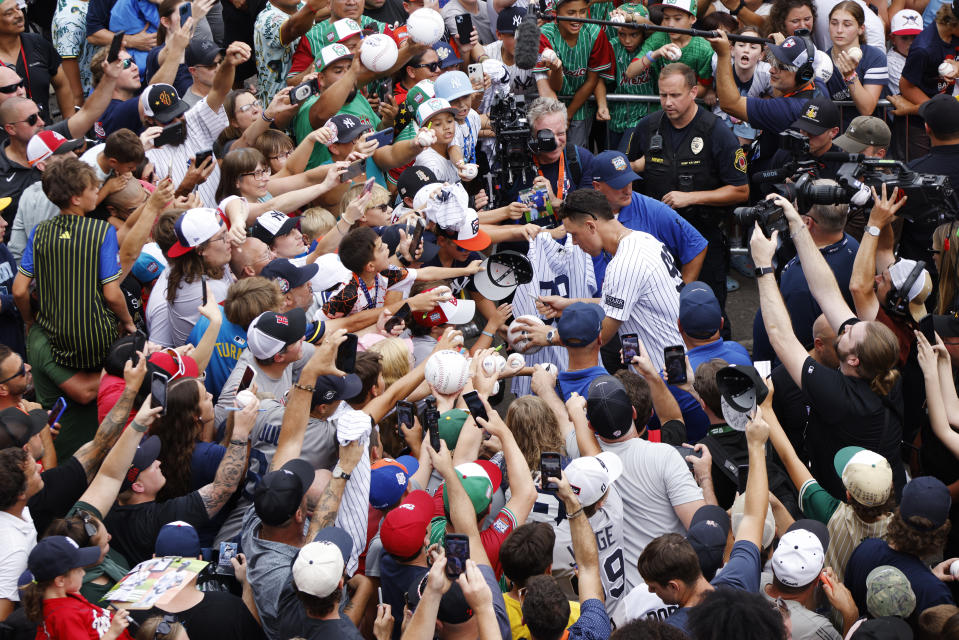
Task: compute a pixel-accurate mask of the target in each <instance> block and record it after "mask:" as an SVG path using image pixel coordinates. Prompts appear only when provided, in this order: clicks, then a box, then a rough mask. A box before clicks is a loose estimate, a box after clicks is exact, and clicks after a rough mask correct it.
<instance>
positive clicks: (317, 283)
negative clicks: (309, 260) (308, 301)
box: [310, 253, 353, 293]
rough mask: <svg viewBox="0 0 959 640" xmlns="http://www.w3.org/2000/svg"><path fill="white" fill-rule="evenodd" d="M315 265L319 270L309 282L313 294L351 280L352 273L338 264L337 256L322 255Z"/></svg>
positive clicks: (333, 254) (332, 254) (338, 257)
mask: <svg viewBox="0 0 959 640" xmlns="http://www.w3.org/2000/svg"><path fill="white" fill-rule="evenodd" d="M316 265H317V266H318V267H319V269H318V270H317V272H316V275H315V276H313V279H312V280H310V284H311V285H313V291H314V292H315V293H323V292H324V291H328V290H330V289H332V288H333V287H335V286H337V285H341V284H343V283H345V282H349V281H350V280H351V279H352V278H353V272H352V271H350V270H349V269H347V268H346V267H344V266H343V263H342V262H340V256H339V254H336V253H324V254H323V255H321V256H320V257H319V258H317V259H316Z"/></svg>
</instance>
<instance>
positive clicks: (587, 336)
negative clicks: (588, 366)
mask: <svg viewBox="0 0 959 640" xmlns="http://www.w3.org/2000/svg"><path fill="white" fill-rule="evenodd" d="M605 317H606V312H605V311H603V308H602V307H601V306H599V305H598V304H594V303H592V302H574V303H573V304H571V305H569V306H568V307H566V310H565V311H563V315H561V316H560V317H559V320H558V321H557V323H556V330H557V331H559V339H560V341H561V342H562V343H563V345H564V346H567V347H574V348H575V347H585V346H587V345H590V344H592V343H593V342H595V341H596V339H597V338H599V333H600V331H601V330H602V328H603V318H605Z"/></svg>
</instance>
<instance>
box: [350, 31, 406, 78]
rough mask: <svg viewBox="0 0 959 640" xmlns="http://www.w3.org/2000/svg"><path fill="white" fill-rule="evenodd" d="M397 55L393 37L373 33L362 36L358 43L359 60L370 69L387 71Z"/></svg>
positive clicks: (394, 62) (397, 51) (381, 71)
mask: <svg viewBox="0 0 959 640" xmlns="http://www.w3.org/2000/svg"><path fill="white" fill-rule="evenodd" d="M398 56H399V50H398V49H397V47H396V42H395V41H394V40H393V38H391V37H389V36H387V35H384V34H382V33H374V34H372V35H369V36H366V37H365V38H363V44H362V45H360V62H362V63H363V66H364V67H366V68H367V69H369V70H370V71H375V72H376V73H383V72H384V71H389V70H390V69H391V68H392V67H393V65H394V64H396V58H397V57H398Z"/></svg>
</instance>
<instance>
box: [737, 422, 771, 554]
mask: <svg viewBox="0 0 959 640" xmlns="http://www.w3.org/2000/svg"><path fill="white" fill-rule="evenodd" d="M768 438H769V425H768V424H766V421H765V420H764V419H763V417H762V409H761V408H757V409H756V417H755V418H753V419H752V420H750V421H749V423H748V424H747V425H746V447H747V448H748V449H749V478H748V479H747V480H746V496H745V506H744V507H743V519H742V521H741V522H740V523H739V529H737V530H736V540H749V541H750V542H752V543H753V544H755V545H756V547H757V548H759V549H762V548H763V523H764V522H765V521H766V511H767V509H768V508H769V479H768V478H767V477H766V440H767V439H768Z"/></svg>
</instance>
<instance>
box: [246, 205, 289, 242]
mask: <svg viewBox="0 0 959 640" xmlns="http://www.w3.org/2000/svg"><path fill="white" fill-rule="evenodd" d="M299 222H300V217H299V216H296V217H292V218H291V217H290V216H288V215H286V214H285V213H283V212H282V211H267V212H266V213H264V214H262V215H260V216H258V217H257V219H256V222H254V223H253V228H252V229H250V234H251V235H252V236H253V237H254V238H257V239H258V240H262V241H263V242H264V243H266V244H267V245H269V246H272V245H273V241H274V240H276V239H277V238H278V237H280V236H285V235H286V234H288V233H289V232H290V231H293V229H294V228H295V227H296V225H297V224H299Z"/></svg>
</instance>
